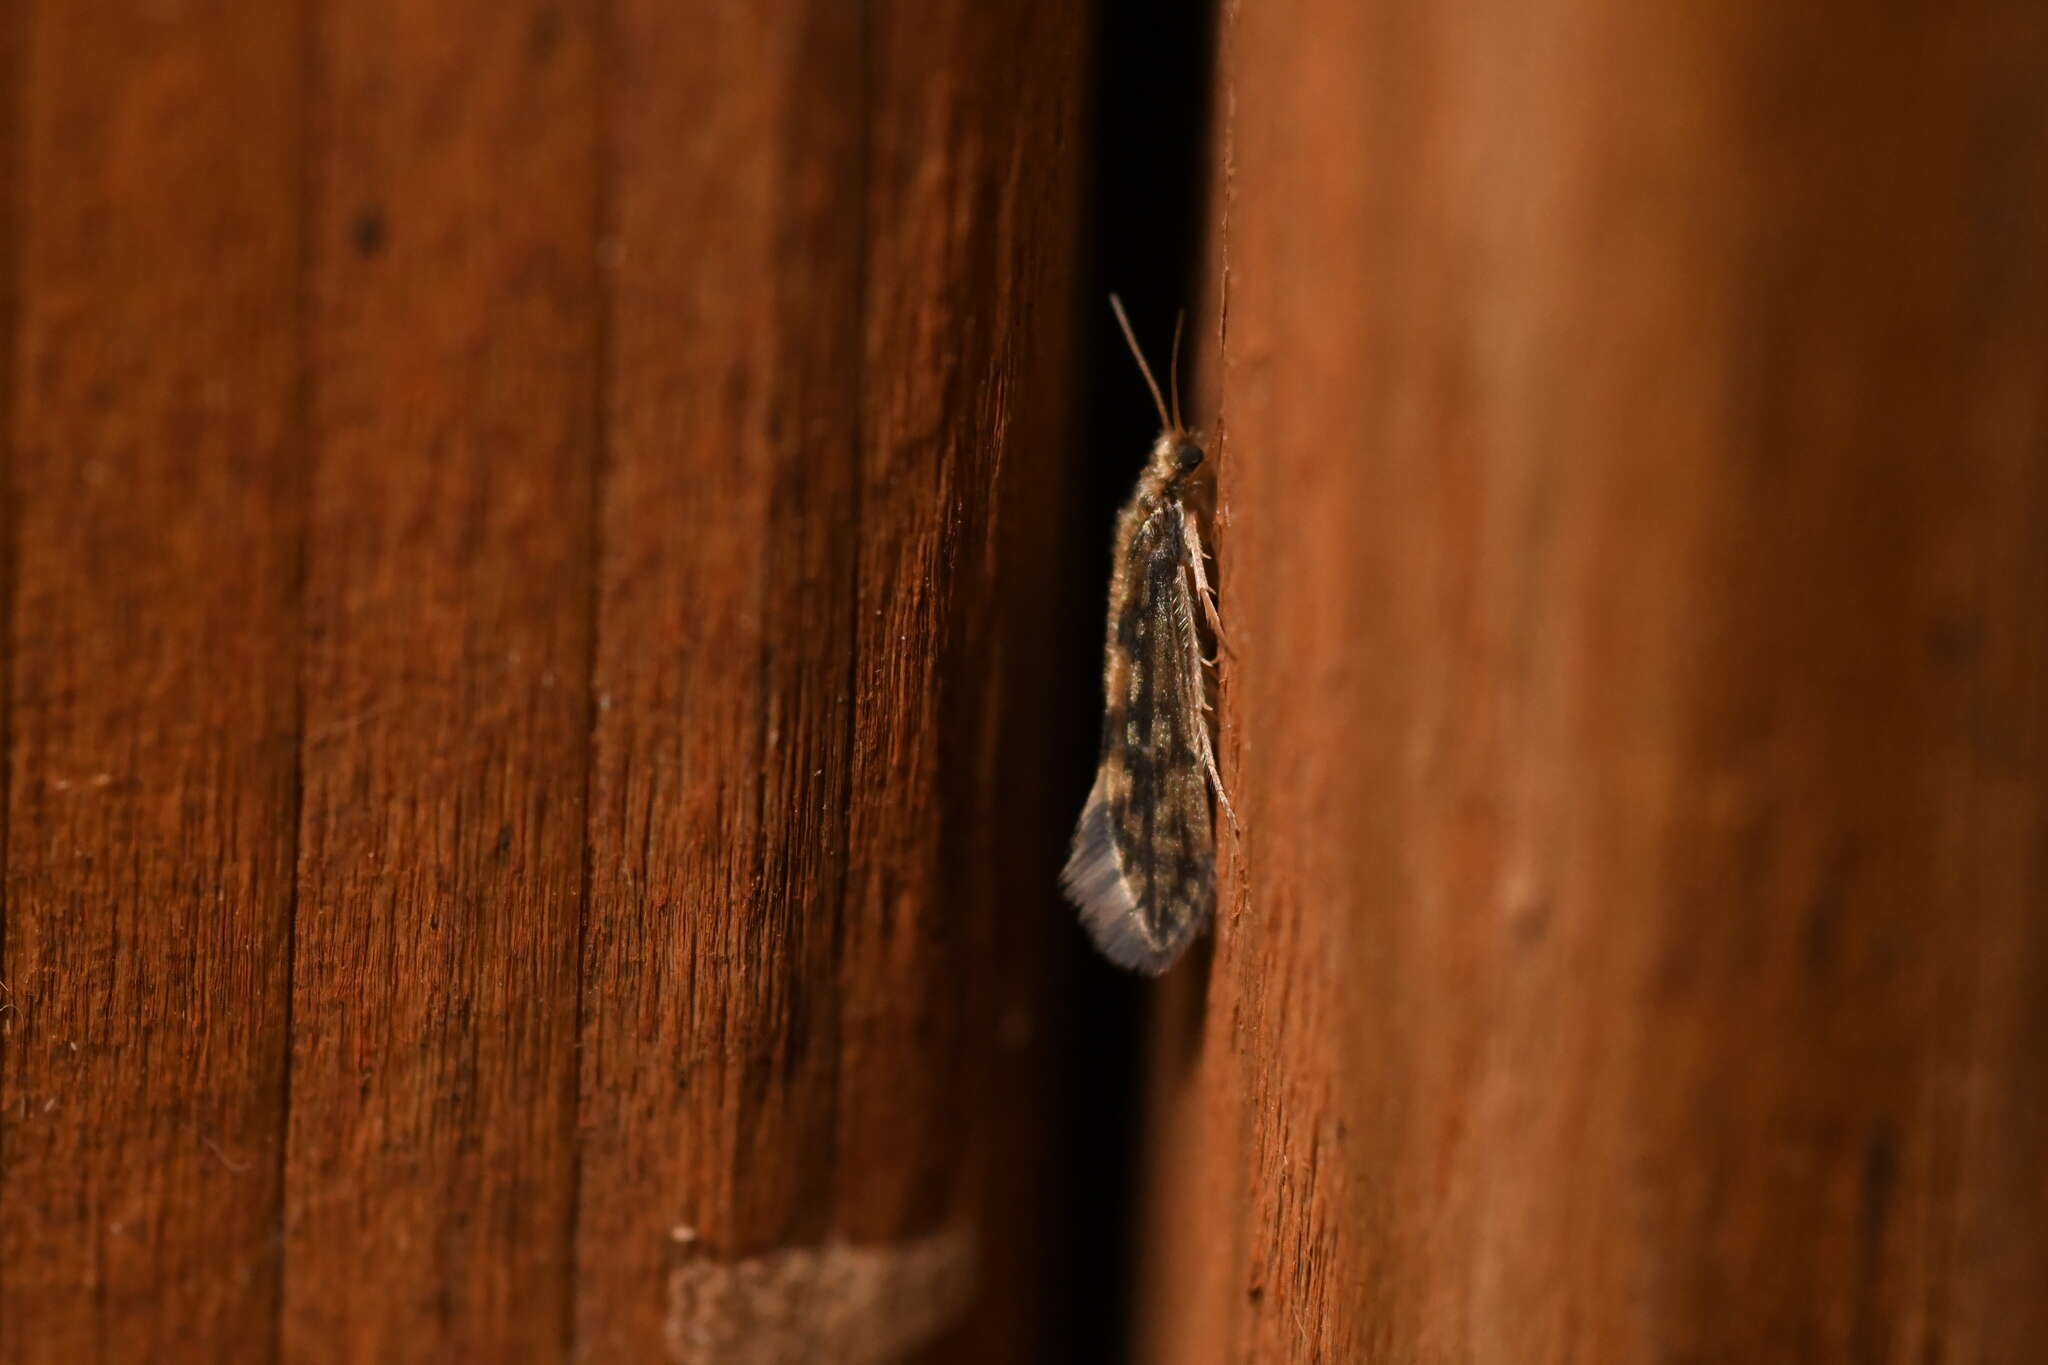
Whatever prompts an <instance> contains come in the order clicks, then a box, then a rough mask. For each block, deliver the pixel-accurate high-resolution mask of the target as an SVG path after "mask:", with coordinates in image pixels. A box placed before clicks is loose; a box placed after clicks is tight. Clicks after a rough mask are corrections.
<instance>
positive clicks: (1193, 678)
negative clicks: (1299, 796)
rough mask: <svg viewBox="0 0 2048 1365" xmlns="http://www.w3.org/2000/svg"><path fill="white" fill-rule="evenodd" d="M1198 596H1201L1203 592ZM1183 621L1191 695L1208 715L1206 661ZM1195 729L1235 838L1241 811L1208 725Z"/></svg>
mask: <svg viewBox="0 0 2048 1365" xmlns="http://www.w3.org/2000/svg"><path fill="white" fill-rule="evenodd" d="M1195 582H1196V584H1197V587H1198V589H1199V585H1200V582H1201V580H1200V579H1199V578H1197V579H1196V580H1195ZM1195 595H1197V596H1199V595H1200V594H1199V591H1197V593H1196V594H1195ZM1180 620H1181V622H1182V627H1181V628H1182V630H1183V631H1185V632H1186V635H1187V659H1186V666H1187V687H1188V690H1189V692H1191V693H1192V694H1193V695H1194V698H1195V707H1196V709H1197V711H1198V712H1200V711H1206V710H1208V709H1209V702H1208V698H1207V697H1206V696H1204V695H1203V692H1204V689H1203V687H1202V663H1203V659H1202V651H1201V649H1200V648H1199V647H1198V646H1197V645H1196V643H1195V630H1194V622H1193V621H1192V620H1191V619H1189V617H1188V614H1187V613H1186V612H1182V613H1180ZM1219 638H1220V637H1219ZM1191 728H1192V729H1193V730H1194V741H1195V749H1196V751H1197V752H1198V753H1199V754H1200V755H1201V758H1202V770H1203V771H1204V772H1205V773H1207V774H1208V777H1209V786H1210V788H1211V789H1212V790H1213V791H1214V792H1215V793H1216V804H1217V805H1219V806H1221V807H1223V813H1224V814H1225V815H1227V816H1229V817H1230V831H1231V833H1233V834H1235V833H1237V810H1236V808H1235V807H1233V806H1232V805H1231V804H1230V794H1229V793H1228V792H1226V791H1224V790H1223V774H1222V773H1220V772H1218V771H1216V750H1215V749H1214V748H1213V747H1212V746H1211V745H1210V743H1209V726H1208V723H1207V722H1205V721H1204V720H1202V718H1201V717H1200V715H1199V714H1198V715H1196V716H1195V717H1194V724H1193V726H1192V727H1191Z"/></svg>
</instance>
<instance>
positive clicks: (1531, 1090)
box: [1141, 0, 2048, 1365]
mask: <svg viewBox="0 0 2048 1365" xmlns="http://www.w3.org/2000/svg"><path fill="white" fill-rule="evenodd" d="M1222 46H1223V58H1222V72H1221V76H1220V79H1221V80H1222V82H1223V87H1222V89H1223V98H1222V99H1221V100H1219V109H1220V110H1221V111H1223V114H1222V123H1221V125H1220V128H1219V135H1218V137H1217V140H1216V154H1217V157H1218V185H1217V210H1216V222H1217V225H1218V226H1217V229H1216V236H1215V239H1214V242H1213V244H1212V257H1211V261H1210V276H1211V278H1213V279H1215V280H1218V281H1220V288H1221V291H1222V298H1221V306H1220V307H1219V308H1216V309H1213V310H1211V312H1210V316H1211V317H1212V318H1215V319H1218V321H1217V322H1216V324H1215V325H1214V326H1213V327H1212V328H1211V329H1210V334H1211V336H1212V337H1218V336H1220V342H1219V344H1220V352H1221V377H1220V383H1221V391H1220V398H1219V400H1218V403H1219V406H1218V411H1219V412H1220V419H1221V427H1222V432H1223V439H1222V441H1221V459H1220V463H1221V466H1222V474H1221V483H1222V500H1223V504H1224V509H1225V510H1224V515H1225V517H1226V518H1227V524H1226V526H1225V528H1224V535H1223V547H1222V558H1223V596H1224V599H1225V605H1226V608H1227V613H1228V616H1229V621H1230V629H1231V631H1232V632H1233V634H1232V643H1233V644H1234V645H1235V647H1236V650H1237V653H1236V655H1235V656H1234V657H1233V658H1232V659H1231V660H1230V662H1229V663H1228V665H1227V666H1226V693H1225V695H1226V705H1225V707H1224V718H1225V747H1226V750H1227V755H1228V764H1227V772H1228V775H1229V776H1230V778H1232V779H1233V780H1234V783H1235V787H1236V793H1235V794H1236V798H1237V802H1238V807H1239V809H1240V811H1242V812H1243V814H1244V824H1245V838H1244V841H1243V844H1242V846H1241V854H1242V856H1241V858H1240V859H1238V860H1237V862H1236V865H1235V867H1234V870H1233V876H1232V879H1231V880H1232V884H1233V885H1234V888H1235V891H1234V894H1233V895H1232V896H1231V897H1230V898H1229V899H1228V903H1227V904H1226V907H1225V909H1224V912H1223V915H1222V923H1221V928H1220V932H1219V935H1218V939H1217V942H1216V946H1215V949H1214V957H1213V962H1212V963H1211V964H1209V966H1208V967H1207V968H1206V969H1204V968H1202V967H1197V968H1196V969H1195V970H1194V971H1191V972H1189V973H1188V974H1187V976H1186V978H1185V979H1183V980H1180V981H1177V982H1175V983H1174V985H1175V986H1177V987H1179V988H1180V990H1179V993H1178V994H1177V995H1176V996H1175V998H1173V999H1171V1000H1169V1001H1168V1002H1166V1003H1167V1004H1168V1006H1169V1009H1168V1011H1167V1012H1166V1014H1165V1015H1163V1016H1162V1018H1163V1020H1164V1022H1166V1023H1167V1024H1168V1025H1169V1027H1170V1029H1171V1031H1172V1032H1173V1033H1174V1035H1175V1036H1173V1037H1171V1038H1170V1039H1168V1040H1166V1045H1165V1046H1164V1047H1162V1049H1161V1051H1160V1055H1159V1057H1158V1059H1157V1060H1158V1070H1157V1075H1156V1090H1157V1097H1156V1104H1155V1118H1156V1120H1157V1127H1156V1133H1157V1137H1158V1146H1157V1148H1156V1150H1155V1153H1154V1157H1155V1160H1154V1165H1153V1175H1152V1182H1151V1190H1150V1212H1149V1214H1148V1246H1149V1247H1150V1249H1151V1252H1152V1260H1151V1263H1150V1267H1149V1273H1148V1276H1147V1288H1146V1296H1145V1305H1144V1309H1143V1324H1142V1328H1141V1338H1142V1342H1143V1351H1142V1354H1143V1356H1144V1358H1146V1359H1149V1360H1153V1361H1159V1362H1173V1363H1174V1365H1190V1363H1193V1365H1199V1363H1200V1362H1203V1361H1221V1360H1260V1361H1282V1360H1299V1361H1309V1360H1347V1361H1349V1360H1388V1361H1395V1360H1399V1361H1416V1360H1464V1359H1474V1360H1489V1361H1514V1362H1547V1361H1572V1360H1579V1361H1604V1360H1701V1361H1705V1360H1886V1361H1906V1360H1912V1361H1957V1362H1960V1361H1973V1362H1974V1361H1997V1362H2020V1361H2027V1360H2038V1359H2041V1358H2043V1356H2044V1355H2048V1299H2044V1297H2043V1296H2042V1294H2041V1293H2040V1286H2042V1285H2043V1284H2048V1185H2044V1183H2043V1178H2042V1157H2043V1154H2044V1152H2048V1087H2044V1084H2043V1078H2044V1076H2048V917H2044V915H2043V912H2042V909H2043V906H2044V905H2048V865H2044V859H2043V851H2044V849H2048V752H2044V742H2048V734H2044V728H2048V707H2044V705H2043V699H2044V696H2048V687H2044V684H2048V676H2044V669H2048V592H2044V591H2043V585H2044V584H2048V398H2044V395H2048V387H2044V384H2043V380H2044V377H2048V254H2044V253H2043V251H2042V249H2041V248H2042V244H2043V243H2044V242H2048V23H2044V20H2043V16H2042V12H2041V10H2040V9H2039V8H2038V7H2036V6H2031V5H2024V4H2014V3H1978V4H1971V5H1965V6H1961V7H1953V6H1952V7H1938V6H1925V7H1908V8H1907V9H1904V10H1899V9H1892V10H1886V11H1883V12H1879V11H1875V10H1871V9H1869V8H1867V7H1862V6H1854V5H1847V4H1824V5H1818V6H1781V5H1772V4H1737V5H1720V6H1694V7H1689V8H1686V9H1683V10H1673V9H1671V8H1669V7H1660V6H1642V5H1634V4H1626V3H1613V2H1610V0H1559V2H1556V3H1545V4H1539V5H1535V6H1525V5H1495V6H1487V7H1482V8H1481V9H1480V10H1478V11H1469V10H1460V11H1457V12H1455V13H1454V12H1453V11H1451V10H1449V9H1445V8H1443V7H1437V6H1430V5H1422V4H1412V3H1406V0H1382V2H1380V3H1373V4H1367V5H1358V4H1354V3H1351V2H1350V0H1295V2H1294V3H1287V4H1273V5H1249V4H1248V5H1242V6H1238V5H1232V6H1229V7H1228V8H1227V10H1226V15H1225V31H1224V35H1223V43H1222Z"/></svg>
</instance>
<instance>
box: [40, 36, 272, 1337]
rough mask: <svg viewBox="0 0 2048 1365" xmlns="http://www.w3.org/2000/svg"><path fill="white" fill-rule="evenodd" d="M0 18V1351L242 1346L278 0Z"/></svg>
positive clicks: (262, 1180) (264, 1062) (268, 1279)
mask: <svg viewBox="0 0 2048 1365" xmlns="http://www.w3.org/2000/svg"><path fill="white" fill-rule="evenodd" d="M7 27H8V38H7V41H8V43H9V45H10V46H12V45H13V44H14V43H16V42H19V44H20V47H19V50H16V51H10V52H9V54H8V57H9V62H8V68H9V71H10V72H14V71H19V72H20V73H21V75H20V79H19V82H18V83H17V82H15V81H9V82H8V83H7V89H8V91H9V92H10V99H9V101H8V105H9V114H8V116H7V117H8V120H9V122H8V128H9V130H10V131H14V132H17V133H18V136H19V139H20V144H19V145H20V152H19V156H18V159H17V160H16V161H15V167H14V172H13V174H12V175H10V177H9V188H10V190H12V191H14V192H11V193H9V194H8V196H7V202H8V205H9V208H10V213H13V212H18V215H19V216H18V218H16V219H15V222H14V232H15V237H14V240H15V248H16V249H15V251H14V252H13V253H10V255H9V256H8V264H9V274H10V276H11V279H10V281H9V284H8V286H7V288H8V292H9V294H10V296H11V298H12V299H13V303H14V306H13V307H12V308H11V309H10V310H9V317H10V319H12V320H14V321H15V322H16V323H17V324H18V333H17V334H16V336H15V338H14V350H13V353H12V362H13V363H11V364H10V365H9V366H8V368H7V371H6V372H7V374H8V376H9V380H10V383H11V385H12V388H13V401H12V423H11V429H10V444H11V451H10V462H9V472H8V485H9V492H10V495H11V496H10V499H9V507H8V514H9V519H10V521H11V523H12V525H11V532H10V535H9V537H8V538H9V540H10V541H11V545H12V549H13V553H14V572H13V574H12V582H11V587H12V594H11V596H12V607H11V619H10V623H9V624H10V629H9V631H8V635H7V650H6V653H7V665H8V673H9V677H10V682H11V687H10V693H9V696H8V707H7V710H8V715H7V719H6V726H5V728H6V732H7V734H8V735H9V736H10V738H11V746H10V752H9V762H8V766H7V784H8V789H7V790H8V795H7V803H6V804H7V811H6V817H5V821H6V830H7V835H8V838H7V845H6V870H5V912H4V913H5V928H6V933H5V945H4V957H0V983H4V987H5V988H4V989H0V1173H4V1174H0V1354H4V1355H5V1357H6V1359H8V1360H10V1361H37V1360H52V1361H55V1360H76V1359H80V1358H90V1359H108V1360H112V1359H124V1360H140V1359H149V1360H188V1359H189V1360H217V1359H235V1360H263V1359H267V1358H269V1357H270V1356H271V1354H272V1346H273V1343H274V1333H275V1329H276V1311H277V1298H278V1275H279V1261H278V1248H277V1235H276V1234H277V1225H278V1212H279V1193H278V1191H279V1170H280V1163H281V1158H282V1148H283V1104H282V1100H283V1094H282V1092H283V1083H284V1069H285V1047H286V1042H285V1040H286V1031H285V1030H286V1005H287V978H286V971H287V961H288V947H287V944H288V926H289V923H290V915H291V895H292V881H291V877H292V846H293V835H294V828H295V790H294V787H295V777H296V761H297V760H296V753H295V749H294V745H293V739H292V735H293V730H294V727H295V724H296V712H297V662H298V638H299V634H298V621H299V617H298V601H297V591H296V589H297V572H296V566H297V562H298V555H299V529H300V511H299V509H300V505H301V502H302V489H303V483H302V480H301V479H300V477H299V475H298V473H297V470H298V469H299V467H300V463H301V460H300V451H299V449H298V445H299V438H298V429H297V427H298V422H297V406H296V394H297V385H298V373H297V371H298V347H297V317H298V292H299V291H298V283H297V266H298V259H299V240H300V225H299V208H298V185H299V180H300V175H299V154H300V146H301V129H300V114H299V111H300V101H299V98H298V94H297V89H296V76H297V57H298V53H299V50H300V45H299V34H298V26H297V21H296V19H295V17H294V15H293V14H292V12H291V10H290V8H289V7H286V6H277V5H270V4H265V3H254V2H250V3H230V2H228V0H213V2H210V3H197V4H190V5H184V6H178V7H175V9H174V10H165V9H164V8H163V7H161V6H155V5H130V4H113V5H93V6H67V5H38V6H34V7H32V8H28V9H25V10H23V11H22V22H21V23H20V24H16V23H14V22H12V20H10V23H9V24H8V26H7ZM252 110H261V111H262V116H261V117H260V118H252V117H251V113H250V111H252ZM15 119H19V120H20V122H19V124H18V125H17V124H15V123H14V122H13V120H15ZM15 175H18V177H19V179H18V180H16V179H15V178H14V176H15ZM17 187H18V188H17Z"/></svg>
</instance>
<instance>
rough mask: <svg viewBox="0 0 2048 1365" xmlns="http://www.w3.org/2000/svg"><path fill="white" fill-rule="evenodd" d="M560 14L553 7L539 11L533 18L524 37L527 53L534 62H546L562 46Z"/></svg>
mask: <svg viewBox="0 0 2048 1365" xmlns="http://www.w3.org/2000/svg"><path fill="white" fill-rule="evenodd" d="M562 29H563V24H562V12H561V11H560V10H559V9H556V8H555V7H554V6H553V5H549V6H547V7H546V8H544V9H541V10H540V11H538V12H537V13H535V15H534V16H533V27H532V28H531V29H530V30H528V32H527V37H526V47H527V51H529V52H531V53H532V54H533V59H534V60H535V61H542V62H544V61H546V60H547V59H548V58H550V57H552V56H554V55H555V50H556V49H557V48H559V47H560V46H561V45H562Z"/></svg>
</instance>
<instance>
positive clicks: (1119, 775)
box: [1061, 501, 1216, 975]
mask: <svg viewBox="0 0 2048 1365" xmlns="http://www.w3.org/2000/svg"><path fill="white" fill-rule="evenodd" d="M1184 515H1185V513H1184V512H1183V511H1182V509H1181V508H1180V506H1179V505H1178V504H1176V503H1174V502H1171V501H1169V502H1167V503H1166V504H1164V505H1162V506H1161V507H1160V509H1159V510H1158V511H1157V512H1155V513H1153V515H1152V516H1151V517H1149V518H1148V519H1146V520H1145V521H1144V522H1142V523H1140V525H1139V528H1138V530H1137V533H1136V534H1135V535H1134V536H1133V538H1132V543H1131V545H1130V546H1129V547H1128V551H1129V561H1128V563H1129V579H1128V582H1129V592H1128V595H1127V596H1128V600H1127V601H1125V602H1124V603H1122V604H1120V605H1118V606H1116V607H1114V608H1113V614H1114V616H1115V619H1114V620H1113V621H1112V622H1111V625H1110V667H1109V668H1108V669H1107V670H1106V673H1107V676H1108V684H1109V696H1108V698H1107V703H1106V709H1105V712H1104V716H1103V733H1102V763H1101V767H1100V768H1099V769H1098V770H1097V772H1096V775H1095V787H1094V789H1093V790H1092V791H1090V792H1089V794H1088V805H1087V807H1086V809H1084V810H1083V811H1082V812H1081V823H1080V826H1079V828H1077V829H1076V830H1075V831H1074V846H1073V851H1072V854H1071V855H1070V856H1069V858H1068V860H1067V866H1066V871H1065V873H1064V874H1063V875H1062V878H1061V880H1062V882H1063V884H1064V885H1065V887H1066V891H1067V894H1068V896H1069V898H1070V899H1072V900H1073V902H1074V903H1075V904H1076V905H1077V906H1079V907H1080V910H1081V921H1082V923H1083V924H1084V925H1086V926H1087V929H1088V932H1089V934H1090V935H1091V936H1092V937H1093V938H1094V940H1095V943H1096V946H1097V947H1099V948H1100V949H1101V950H1102V952H1103V953H1104V955H1105V956H1107V957H1108V958H1109V959H1110V960H1111V961H1113V962H1116V963H1118V964H1120V965H1122V966H1125V967H1129V968H1131V969H1133V970H1135V971H1140V972H1145V973H1147V974H1150V975H1157V974H1158V973H1160V972H1163V971H1165V970H1166V968H1167V967H1168V966H1170V965H1171V964H1172V962H1173V960H1174V959H1175V958H1176V957H1178V956H1179V955H1180V952H1181V950H1182V949H1183V948H1185V947H1186V946H1187V944H1188V941H1189V940H1190V939H1192V938H1193V937H1194V936H1195V935H1196V934H1198V933H1200V932H1201V930H1202V928H1203V927H1204V926H1205V925H1206V924H1207V923H1208V922H1209V915H1210V911H1211V908H1212V907H1213V905H1214V903H1215V899H1216V890H1215V832H1214V827H1213V825H1212V823H1211V817H1210V813H1209V797H1208V790H1207V787H1206V785H1205V777H1204V769H1203V766H1202V758H1201V754H1202V751H1201V749H1200V748H1199V747H1198V745H1199V744H1200V743H1201V741H1202V738H1203V736H1202V735H1201V734H1200V733H1198V731H1197V727H1199V726H1201V725H1203V724H1204V723H1205V722H1204V721H1203V718H1202V710H1201V694H1200V689H1201V686H1202V681H1201V674H1200V671H1199V668H1200V665H1199V663H1198V662H1197V655H1196V652H1195V643H1194V611H1195V605H1194V601H1193V598H1192V594H1191V593H1190V590H1189V587H1188V579H1187V575H1186V573H1185V572H1183V569H1182V558H1183V554H1184V551H1183V548H1182V547H1183V545H1184V543H1185V542H1184V540H1183V536H1182V531H1181V518H1182V517H1183V516H1184Z"/></svg>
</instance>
